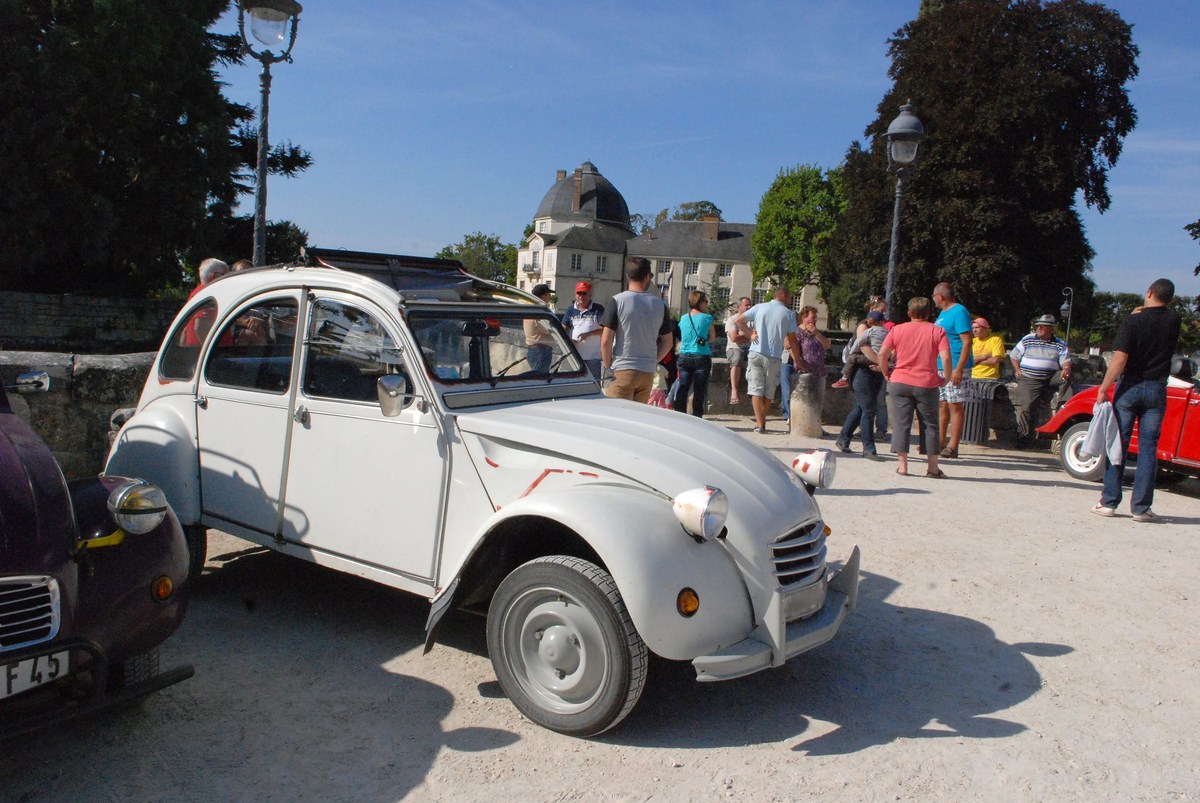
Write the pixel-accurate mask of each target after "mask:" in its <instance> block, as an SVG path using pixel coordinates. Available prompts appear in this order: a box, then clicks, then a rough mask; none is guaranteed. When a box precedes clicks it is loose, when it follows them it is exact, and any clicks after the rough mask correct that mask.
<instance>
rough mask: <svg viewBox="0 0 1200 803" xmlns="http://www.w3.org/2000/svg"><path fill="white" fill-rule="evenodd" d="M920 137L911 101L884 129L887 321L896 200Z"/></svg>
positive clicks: (893, 266) (891, 304)
mask: <svg viewBox="0 0 1200 803" xmlns="http://www.w3.org/2000/svg"><path fill="white" fill-rule="evenodd" d="M924 138H925V126H924V125H922V124H921V121H920V120H918V119H917V116H916V115H915V114H913V107H912V102H911V101H910V102H908V103H905V104H904V105H903V106H901V107H900V114H899V115H898V116H897V117H896V119H895V120H892V122H891V125H889V126H888V130H887V143H888V145H887V157H888V172H889V173H895V174H896V200H895V203H894V205H893V207H892V245H891V248H890V249H889V250H888V272H887V287H886V288H885V289H884V294H883V297H884V299H885V300H886V301H887V307H888V317H889V319H890V318H891V316H892V315H893V310H894V309H895V306H896V305H895V301H896V299H895V295H896V257H897V252H898V251H899V250H900V198H901V196H903V194H904V177H905V176H907V175H908V174H909V172H910V171H912V170H915V169H916V167H917V156H918V155H919V152H920V147H921V140H922V139H924Z"/></svg>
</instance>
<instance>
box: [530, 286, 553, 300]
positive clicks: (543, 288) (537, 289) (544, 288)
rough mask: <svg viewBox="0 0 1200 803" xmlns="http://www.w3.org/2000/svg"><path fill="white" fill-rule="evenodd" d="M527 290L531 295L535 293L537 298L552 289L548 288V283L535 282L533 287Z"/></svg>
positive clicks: (550, 291) (547, 293) (546, 294)
mask: <svg viewBox="0 0 1200 803" xmlns="http://www.w3.org/2000/svg"><path fill="white" fill-rule="evenodd" d="M529 292H530V293H531V294H532V295H535V296H537V297H538V298H541V297H542V296H548V295H550V293H552V292H553V291H552V290H551V289H550V285H548V284H535V285H534V286H533V289H532V290H530V291H529Z"/></svg>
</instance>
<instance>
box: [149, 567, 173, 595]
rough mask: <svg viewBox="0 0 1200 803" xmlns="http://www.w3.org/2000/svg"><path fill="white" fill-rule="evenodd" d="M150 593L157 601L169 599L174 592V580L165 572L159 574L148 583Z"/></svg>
mask: <svg viewBox="0 0 1200 803" xmlns="http://www.w3.org/2000/svg"><path fill="white" fill-rule="evenodd" d="M150 593H151V594H153V595H154V598H155V599H156V600H158V601H159V602H162V601H163V600H165V599H170V598H171V595H172V594H174V593H175V581H173V580H172V579H171V578H170V577H167V576H166V575H165V574H163V575H159V576H158V577H156V578H154V582H153V583H152V584H151V585H150Z"/></svg>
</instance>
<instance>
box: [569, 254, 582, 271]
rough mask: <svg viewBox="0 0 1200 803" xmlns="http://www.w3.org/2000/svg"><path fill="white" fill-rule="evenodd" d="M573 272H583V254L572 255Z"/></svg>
mask: <svg viewBox="0 0 1200 803" xmlns="http://www.w3.org/2000/svg"><path fill="white" fill-rule="evenodd" d="M571 270H573V271H576V272H578V271H581V270H583V254H571Z"/></svg>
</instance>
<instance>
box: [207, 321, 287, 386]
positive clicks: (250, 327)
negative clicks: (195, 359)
mask: <svg viewBox="0 0 1200 803" xmlns="http://www.w3.org/2000/svg"><path fill="white" fill-rule="evenodd" d="M296 314H297V312H296V301H295V299H291V298H280V299H272V300H269V301H260V302H257V303H255V304H252V305H250V306H248V307H246V308H245V309H243V310H241V311H240V312H238V314H237V315H236V316H235V317H234V318H232V319H231V320H230V321H229V323H227V324H225V327H224V328H223V329H222V330H221V331H220V333H218V334H217V337H216V342H215V343H214V345H213V348H212V351H210V352H209V355H208V362H207V363H206V364H205V368H204V378H205V380H207V381H208V382H209V383H210V384H213V385H223V386H225V387H234V388H243V389H246V390H261V391H264V392H267V393H286V392H287V390H288V388H289V387H290V386H291V376H292V346H293V344H294V343H295V339H296Z"/></svg>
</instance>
